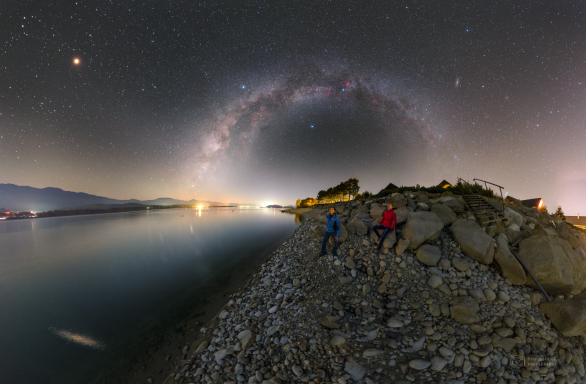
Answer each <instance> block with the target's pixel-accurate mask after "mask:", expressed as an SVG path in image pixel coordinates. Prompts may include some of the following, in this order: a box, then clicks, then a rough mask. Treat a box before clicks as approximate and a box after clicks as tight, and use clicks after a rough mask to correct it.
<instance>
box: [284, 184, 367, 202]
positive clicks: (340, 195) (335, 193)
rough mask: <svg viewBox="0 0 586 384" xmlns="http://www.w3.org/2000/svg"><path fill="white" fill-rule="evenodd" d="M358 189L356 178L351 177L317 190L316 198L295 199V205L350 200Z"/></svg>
mask: <svg viewBox="0 0 586 384" xmlns="http://www.w3.org/2000/svg"><path fill="white" fill-rule="evenodd" d="M358 191H360V187H359V186H358V179H357V178H355V177H352V178H350V179H348V180H346V181H342V182H341V183H340V184H338V185H336V186H335V187H330V188H328V189H326V190H321V191H319V192H318V193H317V197H316V198H312V197H308V198H305V199H297V202H296V203H295V205H296V206H297V207H310V206H312V205H315V204H329V203H335V202H338V201H346V200H352V199H353V198H356V195H357V194H358Z"/></svg>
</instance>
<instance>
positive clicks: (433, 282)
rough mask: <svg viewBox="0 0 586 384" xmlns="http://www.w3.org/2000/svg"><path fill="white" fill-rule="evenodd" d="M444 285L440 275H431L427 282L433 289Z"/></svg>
mask: <svg viewBox="0 0 586 384" xmlns="http://www.w3.org/2000/svg"><path fill="white" fill-rule="evenodd" d="M442 283H443V280H442V278H441V277H439V276H438V275H431V276H430V277H429V280H428V281H427V285H429V286H430V287H432V288H437V287H439V286H440V285H442Z"/></svg>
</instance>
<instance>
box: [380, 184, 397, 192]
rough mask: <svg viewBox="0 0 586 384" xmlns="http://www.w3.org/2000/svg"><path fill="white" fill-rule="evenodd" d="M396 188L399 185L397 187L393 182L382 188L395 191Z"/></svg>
mask: <svg viewBox="0 0 586 384" xmlns="http://www.w3.org/2000/svg"><path fill="white" fill-rule="evenodd" d="M397 189H399V187H397V186H396V185H395V184H393V183H389V185H387V186H386V187H384V188H383V190H387V191H396V190H397Z"/></svg>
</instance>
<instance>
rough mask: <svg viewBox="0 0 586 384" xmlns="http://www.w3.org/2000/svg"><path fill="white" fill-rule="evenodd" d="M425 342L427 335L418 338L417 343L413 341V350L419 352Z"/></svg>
mask: <svg viewBox="0 0 586 384" xmlns="http://www.w3.org/2000/svg"><path fill="white" fill-rule="evenodd" d="M424 343H425V336H423V337H421V338H419V340H417V341H416V342H415V343H413V346H412V347H411V349H412V350H413V352H419V351H420V350H421V348H423V344H424Z"/></svg>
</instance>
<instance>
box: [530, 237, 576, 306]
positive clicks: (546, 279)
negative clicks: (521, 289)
mask: <svg viewBox="0 0 586 384" xmlns="http://www.w3.org/2000/svg"><path fill="white" fill-rule="evenodd" d="M519 258H520V259H521V260H523V262H524V263H525V265H526V266H527V268H529V270H530V271H531V272H532V273H533V275H534V276H535V278H536V279H537V281H538V282H539V284H541V286H542V287H543V289H545V291H546V292H547V293H549V294H552V295H556V296H557V295H565V294H567V293H573V294H578V293H580V292H582V291H584V289H586V260H584V258H582V257H581V255H580V254H579V253H578V252H576V251H574V250H573V249H572V247H571V246H570V244H569V243H568V242H567V241H566V240H564V239H561V238H559V237H556V238H553V239H552V238H550V237H549V236H545V235H535V236H531V237H529V238H527V239H523V240H521V242H520V243H519ZM527 285H529V286H532V287H535V288H536V287H537V285H536V284H535V282H534V281H533V279H532V278H531V277H530V276H528V277H527Z"/></svg>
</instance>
